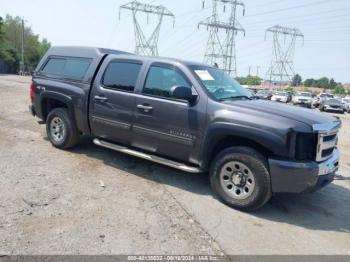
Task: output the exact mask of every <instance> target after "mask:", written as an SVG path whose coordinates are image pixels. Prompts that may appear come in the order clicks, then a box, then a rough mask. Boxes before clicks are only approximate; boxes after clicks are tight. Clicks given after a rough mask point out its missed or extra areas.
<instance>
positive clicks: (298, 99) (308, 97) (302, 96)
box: [293, 92, 312, 108]
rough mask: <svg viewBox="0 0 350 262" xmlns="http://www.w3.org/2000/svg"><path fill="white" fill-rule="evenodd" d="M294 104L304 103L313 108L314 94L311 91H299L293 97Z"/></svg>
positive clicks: (303, 104)
mask: <svg viewBox="0 0 350 262" xmlns="http://www.w3.org/2000/svg"><path fill="white" fill-rule="evenodd" d="M293 104H294V105H302V106H306V107H308V108H311V104H312V94H311V93H310V92H298V93H297V94H296V95H295V96H294V97H293Z"/></svg>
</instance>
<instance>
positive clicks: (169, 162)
mask: <svg viewBox="0 0 350 262" xmlns="http://www.w3.org/2000/svg"><path fill="white" fill-rule="evenodd" d="M93 142H94V144H95V145H98V146H102V147H106V148H109V149H113V150H116V151H119V152H122V153H125V154H128V155H132V156H136V157H139V158H142V159H146V160H149V161H153V162H156V163H158V164H162V165H166V166H169V167H172V168H176V169H179V170H182V171H185V172H189V173H202V172H203V170H201V169H200V168H197V167H192V166H188V165H185V164H183V163H179V162H175V161H172V160H169V159H166V158H163V157H159V156H155V155H150V154H147V153H143V152H139V151H135V150H132V149H130V148H127V147H125V146H120V145H116V144H112V143H109V142H107V141H103V140H100V139H98V138H95V139H94V140H93Z"/></svg>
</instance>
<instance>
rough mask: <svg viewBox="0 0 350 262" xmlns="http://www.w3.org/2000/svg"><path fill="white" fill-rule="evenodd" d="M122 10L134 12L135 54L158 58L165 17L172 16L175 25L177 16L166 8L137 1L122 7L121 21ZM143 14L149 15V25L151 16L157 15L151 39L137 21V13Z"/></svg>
mask: <svg viewBox="0 0 350 262" xmlns="http://www.w3.org/2000/svg"><path fill="white" fill-rule="evenodd" d="M121 9H128V10H131V11H132V15H133V21H134V30H135V43H136V44H135V45H136V48H135V53H136V54H141V55H148V56H158V47H157V46H158V39H159V32H160V27H161V25H162V21H163V17H164V16H170V17H172V18H173V25H174V24H175V16H174V14H173V13H171V12H170V11H169V10H168V9H167V8H166V7H164V6H162V5H150V4H142V3H139V2H137V1H136V0H135V1H132V2H129V3H127V4H125V5H122V6H120V8H119V19H120V11H121ZM138 12H142V13H146V14H147V24H148V21H149V15H150V14H151V15H157V16H158V22H157V24H156V27H155V28H154V30H153V32H152V33H151V35H150V36H149V37H146V36H145V34H144V32H143V30H142V28H141V25H140V23H139V21H138V19H137V16H136V15H137V13H138Z"/></svg>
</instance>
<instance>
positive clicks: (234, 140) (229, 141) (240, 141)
mask: <svg viewBox="0 0 350 262" xmlns="http://www.w3.org/2000/svg"><path fill="white" fill-rule="evenodd" d="M232 146H246V147H250V148H253V149H255V150H256V151H258V152H259V153H261V154H262V155H263V156H265V157H269V156H272V155H273V152H272V151H271V150H269V149H267V148H266V147H264V146H262V145H260V144H259V143H257V142H255V141H253V140H250V139H247V138H245V137H240V136H227V137H223V138H221V139H220V140H219V141H218V142H217V143H216V144H215V146H214V147H213V150H212V151H211V154H210V157H209V162H208V163H211V161H212V160H213V159H214V157H215V156H216V155H217V154H218V153H220V152H221V151H222V150H224V149H226V148H229V147H232Z"/></svg>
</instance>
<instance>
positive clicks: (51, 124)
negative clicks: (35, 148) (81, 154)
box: [46, 108, 79, 149]
mask: <svg viewBox="0 0 350 262" xmlns="http://www.w3.org/2000/svg"><path fill="white" fill-rule="evenodd" d="M46 132H47V137H48V138H49V140H50V142H51V144H52V145H53V146H55V147H57V148H61V149H68V148H70V147H73V146H75V145H76V144H77V143H78V138H79V133H78V131H77V129H76V127H75V125H74V123H73V121H72V119H71V117H70V116H69V114H68V111H67V109H66V108H55V109H53V110H52V111H50V113H49V115H48V116H47V119H46Z"/></svg>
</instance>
